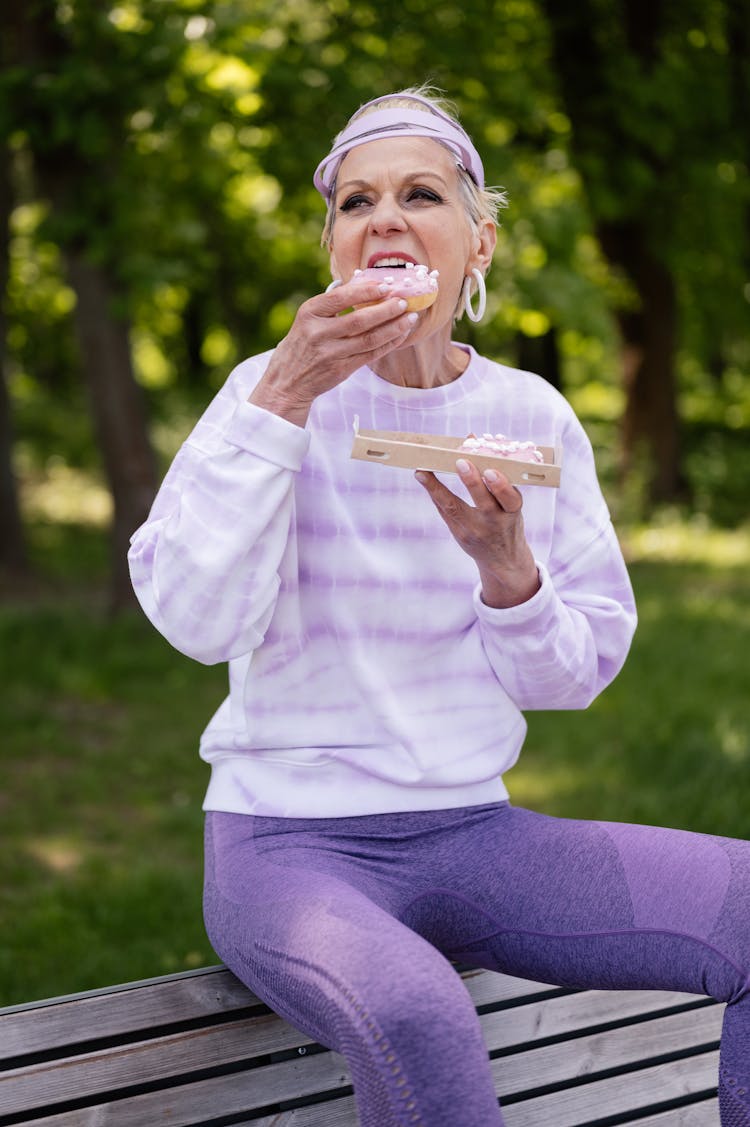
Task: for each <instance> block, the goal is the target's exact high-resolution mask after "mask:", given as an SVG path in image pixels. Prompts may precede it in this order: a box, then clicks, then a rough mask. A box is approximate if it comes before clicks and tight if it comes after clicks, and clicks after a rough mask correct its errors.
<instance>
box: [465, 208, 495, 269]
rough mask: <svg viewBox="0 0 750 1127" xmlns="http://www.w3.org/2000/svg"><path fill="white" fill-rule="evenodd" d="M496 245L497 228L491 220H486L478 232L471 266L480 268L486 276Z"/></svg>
mask: <svg viewBox="0 0 750 1127" xmlns="http://www.w3.org/2000/svg"><path fill="white" fill-rule="evenodd" d="M496 245H497V228H496V227H495V224H494V223H493V222H492V220H491V219H486V220H485V221H484V223H483V224H482V226H481V228H480V229H479V231H478V232H477V236H476V241H475V243H474V254H473V255H472V259H471V262H470V263H469V265H470V266H471V267H475V266H477V267H479V269H480V270H481V271H482V273H483V274H486V273H487V271H488V270H489V268H490V263H491V262H492V256H493V255H494V253H495V247H496Z"/></svg>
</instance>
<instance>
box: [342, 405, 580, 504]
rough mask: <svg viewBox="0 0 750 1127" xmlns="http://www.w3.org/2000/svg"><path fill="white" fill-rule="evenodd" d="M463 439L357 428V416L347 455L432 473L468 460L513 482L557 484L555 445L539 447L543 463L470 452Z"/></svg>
mask: <svg viewBox="0 0 750 1127" xmlns="http://www.w3.org/2000/svg"><path fill="white" fill-rule="evenodd" d="M464 441H465V439H464V438H450V437H448V436H445V437H444V436H442V435H438V434H410V433H409V432H408V431H397V430H360V429H359V419H355V420H354V445H353V446H352V451H351V457H352V458H358V459H359V460H361V461H364V462H380V463H381V464H382V465H384V466H398V467H400V468H402V469H409V470H433V471H434V472H436V473H456V472H457V470H456V459H457V458H459V457H460V458H464V459H466V461H467V462H472V463H473V464H474V465H475V466H476V467H477V469H478V470H480V471H481V470H486V469H490V468H491V467H492V468H495V469H498V470H500V471H501V473H504V474H505V476H506V477H507V478H508V480H509V481H511V482H512V483H513V484H514V485H548V486H552V487H553V488H556V487H557V486H559V484H560V467H561V464H562V449H561V448H560V447H559V446H540V447H539V449H540V450H541V452H542V455H543V456H544V461H543V462H518V461H516V460H515V459H514V458H503V457H502V455H500V454H474V453H472V452H471V451H466V450H462V451H461V452H460V453H459V450H458V448H459V446H461V445H462V444H463V442H464Z"/></svg>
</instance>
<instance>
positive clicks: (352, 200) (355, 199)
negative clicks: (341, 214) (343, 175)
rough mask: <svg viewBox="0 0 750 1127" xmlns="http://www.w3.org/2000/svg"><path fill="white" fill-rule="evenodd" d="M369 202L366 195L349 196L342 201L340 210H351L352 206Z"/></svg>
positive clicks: (360, 205)
mask: <svg viewBox="0 0 750 1127" xmlns="http://www.w3.org/2000/svg"><path fill="white" fill-rule="evenodd" d="M369 202H370V201H369V200H368V198H367V196H362V195H356V196H349V197H348V198H347V199H345V200H344V202H343V203H342V205H341V210H342V211H352V210H353V209H354V208H356V207H362V206H364V205H365V204H368V203H369Z"/></svg>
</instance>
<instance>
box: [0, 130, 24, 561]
mask: <svg viewBox="0 0 750 1127" xmlns="http://www.w3.org/2000/svg"><path fill="white" fill-rule="evenodd" d="M12 208H13V187H12V177H11V163H10V153H9V151H8V149H7V146H6V145H4V144H2V143H0V569H1V570H3V571H6V572H8V573H10V574H12V575H21V574H23V573H25V572H26V569H27V565H28V559H27V554H26V542H25V538H24V532H23V524H22V521H21V508H20V504H19V501H18V487H17V484H16V478H15V474H14V472H13V428H12V423H11V406H10V396H9V394H8V385H7V368H8V364H7V358H8V354H7V345H6V341H7V318H6V311H5V294H6V292H7V288H8V274H9V261H10V215H11V210H12Z"/></svg>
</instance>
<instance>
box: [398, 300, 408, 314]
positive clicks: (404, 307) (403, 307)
mask: <svg viewBox="0 0 750 1127" xmlns="http://www.w3.org/2000/svg"><path fill="white" fill-rule="evenodd" d="M398 307H399V309H400V310H401V312H402V313H403V311H404V310H405V309H406V302H405V301H404V299H403V298H401V300H400V301H399V303H398Z"/></svg>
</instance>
